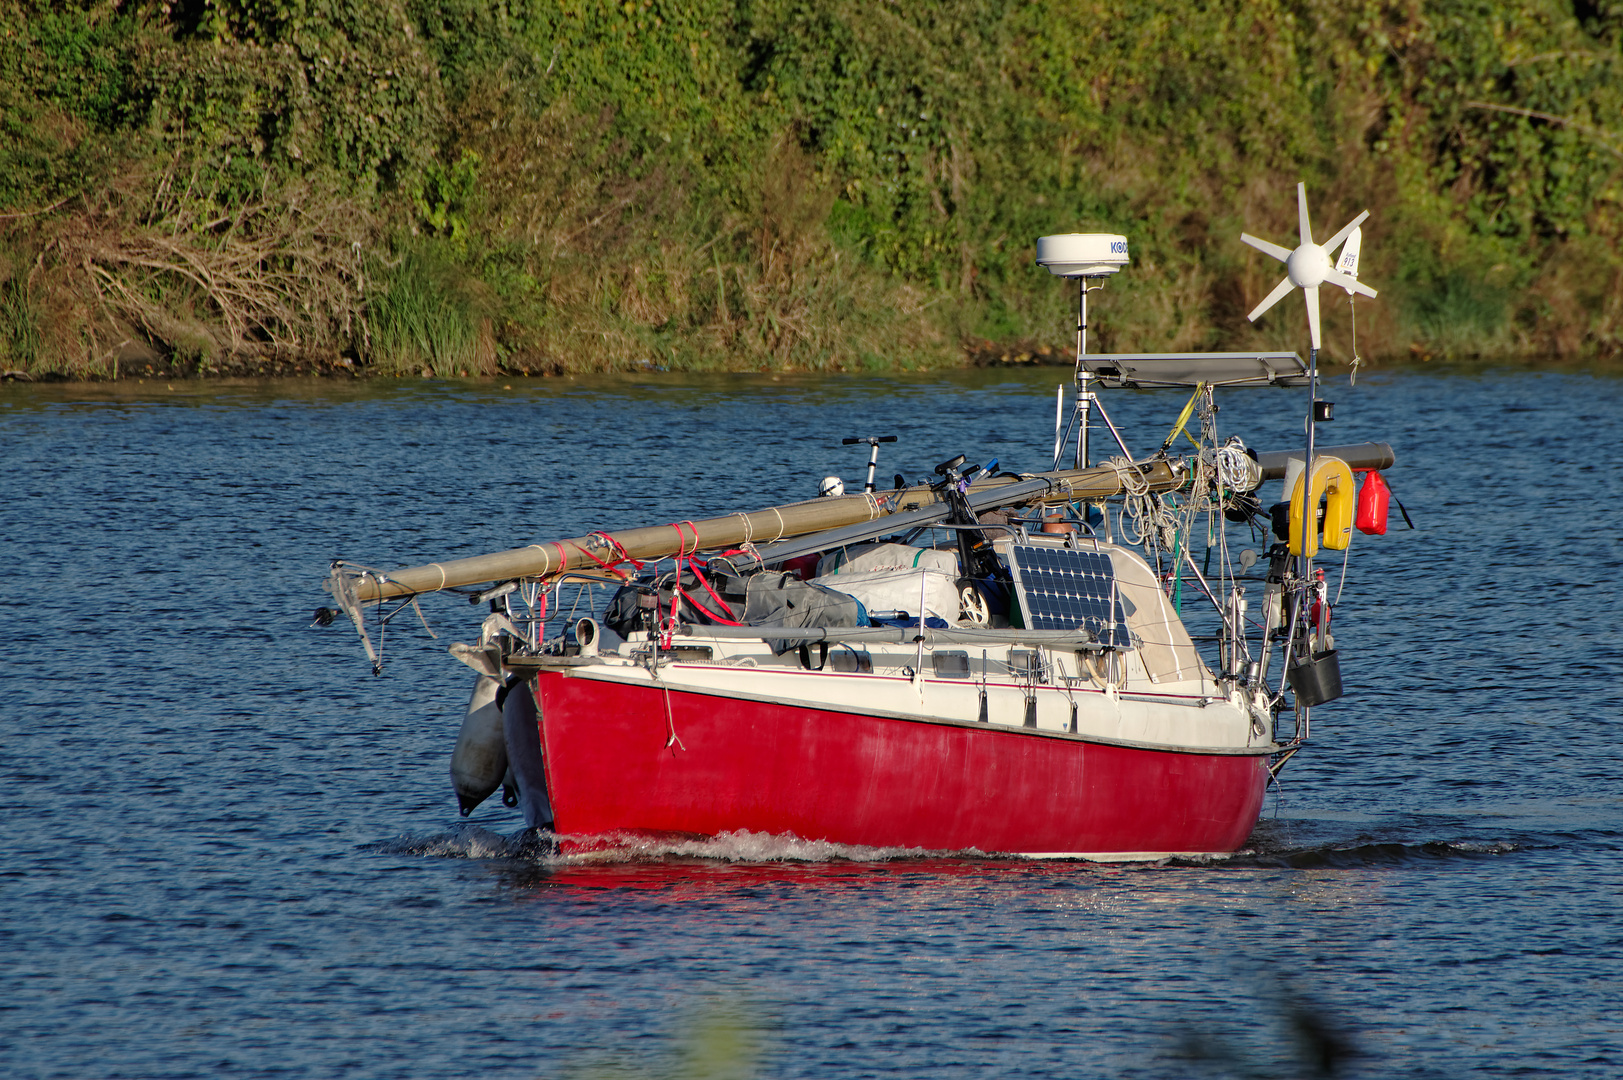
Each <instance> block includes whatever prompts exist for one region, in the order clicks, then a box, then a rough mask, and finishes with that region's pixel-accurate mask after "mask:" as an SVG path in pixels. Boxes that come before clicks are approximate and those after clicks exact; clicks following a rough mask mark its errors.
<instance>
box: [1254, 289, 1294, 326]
mask: <svg viewBox="0 0 1623 1080" xmlns="http://www.w3.org/2000/svg"><path fill="white" fill-rule="evenodd" d="M1294 288H1296V286H1294V285H1292V284H1291V279H1290V278H1286V279H1285V280H1284V281H1281V282H1280V283H1279V284H1278V285H1275V286H1274V291H1273V292H1271V293H1269V294H1268V298H1267V299H1266V300H1264V301H1263V302H1262V303H1260V304H1258V305H1257V306H1256V307H1254V308H1252V309H1251V314H1249V315H1247V316H1246V318H1248V319H1250V320H1251V321H1252V322H1256V321H1257V316H1258V315H1261V314H1262V313H1263V312H1264V311H1267V310H1268V309H1269V308H1271V307H1273V306H1274V305H1275V304H1277V303H1279V301H1280V299H1281V298H1283V297H1284V295H1285V294H1286V293H1288V292H1290V291H1291V290H1292V289H1294Z"/></svg>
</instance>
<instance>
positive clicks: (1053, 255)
mask: <svg viewBox="0 0 1623 1080" xmlns="http://www.w3.org/2000/svg"><path fill="white" fill-rule="evenodd" d="M1127 261H1128V259H1127V237H1125V236H1118V235H1116V234H1115V233H1059V234H1056V235H1054V236H1039V237H1038V238H1037V265H1038V266H1046V267H1047V268H1048V272H1049V273H1050V274H1054V275H1057V276H1059V277H1098V276H1101V275H1103V274H1114V273H1115V272H1116V271H1117V270H1120V269H1121V268H1122V267H1124V266H1126V265H1127Z"/></svg>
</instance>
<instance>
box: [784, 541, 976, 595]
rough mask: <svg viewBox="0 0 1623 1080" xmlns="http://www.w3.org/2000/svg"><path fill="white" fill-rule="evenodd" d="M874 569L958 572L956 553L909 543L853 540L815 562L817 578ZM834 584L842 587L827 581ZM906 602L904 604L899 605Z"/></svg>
mask: <svg viewBox="0 0 1623 1080" xmlns="http://www.w3.org/2000/svg"><path fill="white" fill-rule="evenodd" d="M876 570H909V571H914V572H917V571H919V570H938V571H940V572H941V573H944V574H948V575H950V576H951V577H953V578H957V576H958V553H957V552H956V551H941V550H938V549H936V548H921V547H913V546H912V545H910V544H853V545H851V546H850V547H844V548H839V549H837V550H835V551H831V552H829V553H828V554H827V555H824V556H823V557H822V558H821V559H819V560H818V562H817V574H816V576H817V577H819V578H826V577H832V576H834V575H840V576H842V577H843V576H844V575H847V574H860V573H867V572H871V571H876ZM827 584H829V585H832V586H833V587H834V588H841V586H839V585H835V584H834V583H833V582H827ZM913 589H914V594H913V595H914V600H913V603H914V604H915V605H916V604H917V603H918V579H917V578H914V579H913ZM898 606H905V605H898Z"/></svg>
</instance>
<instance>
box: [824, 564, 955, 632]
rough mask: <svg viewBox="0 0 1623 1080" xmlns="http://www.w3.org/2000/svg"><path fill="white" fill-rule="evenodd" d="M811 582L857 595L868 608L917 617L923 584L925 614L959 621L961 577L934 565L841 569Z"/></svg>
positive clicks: (948, 620)
mask: <svg viewBox="0 0 1623 1080" xmlns="http://www.w3.org/2000/svg"><path fill="white" fill-rule="evenodd" d="M892 546H895V547H899V546H900V545H892ZM932 554H933V553H932ZM954 561H955V562H956V560H954ZM812 583H813V584H816V585H825V586H827V587H828V588H831V589H838V590H839V591H840V592H842V593H846V594H847V595H850V596H854V597H856V598H857V599H858V600H860V601H862V606H863V607H865V608H867V609H868V610H869V611H905V612H908V613H909V614H910V615H912V616H914V617H917V616H918V613H919V592H920V589H921V587H922V589H923V593H924V613H925V615H927V616H928V615H934V616H935V617H936V618H939V619H945V620H947V622H949V623H955V622H957V621H958V608H959V601H958V578H957V577H956V576H955V575H954V574H949V573H945V572H943V571H941V570H937V569H934V568H925V569H919V570H857V571H851V572H844V571H842V572H841V573H838V574H830V575H829V576H828V577H823V578H813V579H812Z"/></svg>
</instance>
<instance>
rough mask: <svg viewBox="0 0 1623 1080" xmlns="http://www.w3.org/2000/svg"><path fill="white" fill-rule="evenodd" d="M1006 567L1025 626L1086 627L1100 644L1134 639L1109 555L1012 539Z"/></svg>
mask: <svg viewBox="0 0 1623 1080" xmlns="http://www.w3.org/2000/svg"><path fill="white" fill-rule="evenodd" d="M1009 569H1010V571H1011V572H1012V574H1013V576H1014V584H1015V591H1016V593H1017V595H1018V596H1019V599H1020V610H1021V611H1022V612H1024V613H1025V617H1026V626H1027V627H1028V628H1029V629H1032V630H1077V629H1085V630H1087V631H1089V632H1090V633H1091V634H1092V635H1093V639H1094V640H1095V641H1097V642H1099V643H1101V644H1104V645H1115V646H1117V647H1119V648H1127V647H1128V646H1130V645H1131V644H1132V639H1131V638H1130V637H1129V636H1128V633H1127V626H1126V622H1127V618H1126V615H1125V614H1124V613H1123V611H1122V606H1121V600H1120V599H1119V598H1118V597H1117V595H1116V571H1115V568H1114V567H1112V566H1111V565H1110V556H1109V555H1107V554H1105V553H1104V552H1102V551H1076V550H1073V549H1071V548H1062V547H1042V546H1038V545H1036V544H1015V545H1014V546H1013V547H1011V548H1010V549H1009Z"/></svg>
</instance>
